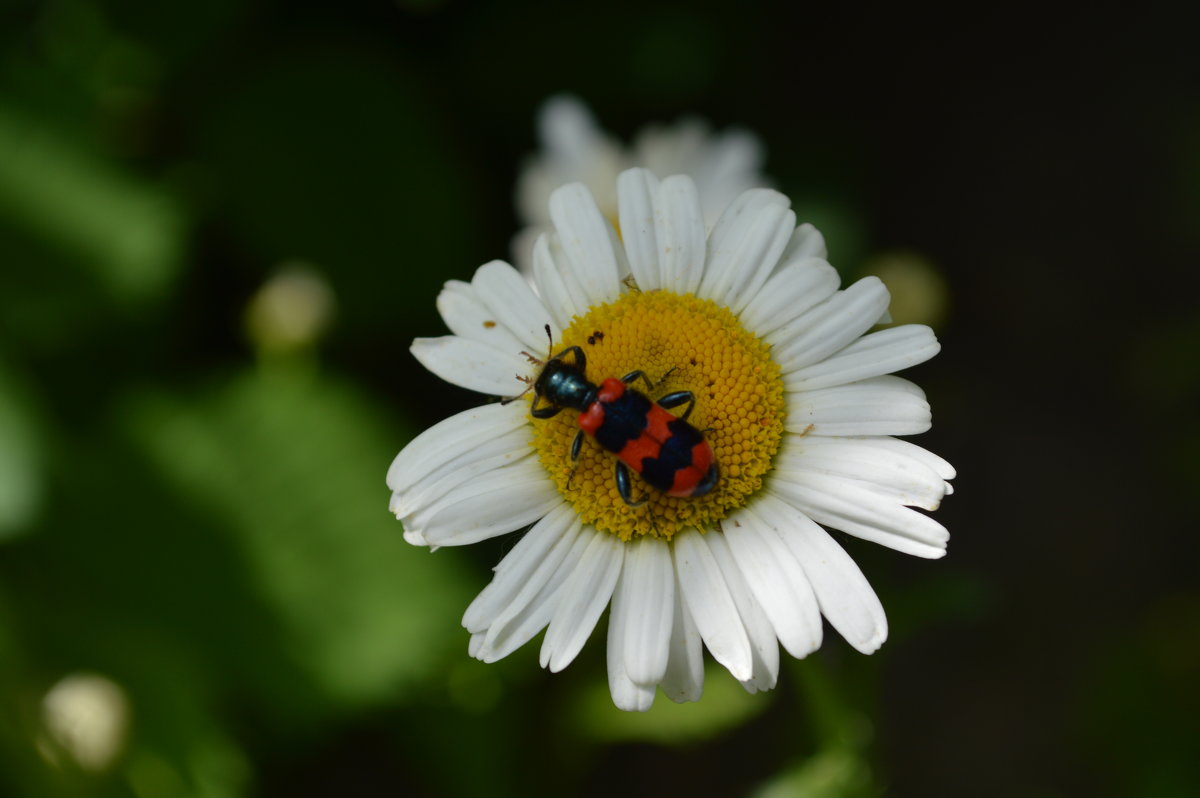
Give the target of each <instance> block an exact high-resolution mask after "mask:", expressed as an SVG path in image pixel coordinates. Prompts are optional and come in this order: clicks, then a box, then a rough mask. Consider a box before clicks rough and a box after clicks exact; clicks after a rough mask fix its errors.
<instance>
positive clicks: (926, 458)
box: [860, 438, 957, 479]
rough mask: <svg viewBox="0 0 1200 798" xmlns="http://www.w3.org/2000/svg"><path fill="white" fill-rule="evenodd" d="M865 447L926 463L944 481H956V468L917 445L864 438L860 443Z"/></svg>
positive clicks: (887, 439)
mask: <svg viewBox="0 0 1200 798" xmlns="http://www.w3.org/2000/svg"><path fill="white" fill-rule="evenodd" d="M860 442H861V443H862V444H863V445H866V446H874V447H877V448H880V449H887V450H888V451H892V452H896V453H897V454H902V455H905V456H907V457H911V458H913V459H914V460H919V461H920V462H922V463H924V464H925V466H926V467H927V468H930V469H932V470H933V471H934V473H936V474H937V475H938V476H939V477H941V478H942V479H954V477H956V476H957V474H956V473H955V471H954V466H952V465H950V464H949V463H947V462H946V461H945V460H943V459H942V458H940V457H938V456H937V455H936V454H934V453H933V452H931V451H929V450H927V449H922V448H921V447H920V446H917V445H916V444H915V443H909V442H908V441H900V440H896V439H895V438H863V439H861V441H860Z"/></svg>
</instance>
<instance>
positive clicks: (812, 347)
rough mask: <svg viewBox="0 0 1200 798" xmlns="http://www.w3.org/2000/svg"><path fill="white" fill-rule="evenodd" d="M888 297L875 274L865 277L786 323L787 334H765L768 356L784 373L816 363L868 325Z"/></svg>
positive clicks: (838, 348)
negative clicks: (769, 355)
mask: <svg viewBox="0 0 1200 798" xmlns="http://www.w3.org/2000/svg"><path fill="white" fill-rule="evenodd" d="M888 299H889V296H888V290H887V288H886V287H884V285H883V282H882V281H881V280H880V279H879V278H878V277H864V278H863V279H861V280H859V281H858V282H856V283H854V284H853V285H851V286H850V287H849V288H847V289H846V290H845V291H838V292H837V293H836V294H834V295H833V296H831V297H830V298H829V299H827V300H825V301H824V302H822V303H821V304H820V305H817V306H816V307H815V308H813V309H812V310H810V311H808V312H807V313H805V314H804V315H803V316H800V317H799V318H798V319H796V321H795V322H793V323H791V324H789V325H788V327H787V334H786V336H782V335H780V334H778V333H777V334H774V335H769V336H767V343H769V344H771V345H772V349H771V357H772V358H773V359H774V360H775V362H776V363H778V364H779V365H780V367H781V368H782V369H783V371H784V373H787V372H789V371H794V370H796V369H801V368H804V367H805V366H811V365H812V364H813V363H818V362H820V361H822V360H824V359H825V358H827V357H829V356H830V355H832V354H833V353H834V352H837V351H839V350H841V349H843V348H844V347H846V346H848V345H849V344H850V343H852V342H853V341H855V340H857V339H858V338H860V337H861V336H862V334H863V333H865V332H866V331H867V330H869V329H871V327H873V326H874V325H875V321H876V320H877V319H878V318H879V314H881V313H883V312H884V311H885V310H887V306H888Z"/></svg>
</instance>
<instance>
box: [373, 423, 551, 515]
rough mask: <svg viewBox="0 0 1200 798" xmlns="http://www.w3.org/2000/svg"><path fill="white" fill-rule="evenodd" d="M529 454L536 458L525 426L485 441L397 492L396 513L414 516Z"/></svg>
mask: <svg viewBox="0 0 1200 798" xmlns="http://www.w3.org/2000/svg"><path fill="white" fill-rule="evenodd" d="M481 455H486V456H483V457H481ZM527 458H528V459H531V460H532V459H535V457H534V452H533V450H532V449H530V448H529V434H528V433H527V432H526V431H524V430H516V431H514V432H511V433H509V434H508V435H506V436H504V437H501V438H494V439H492V440H489V441H486V442H484V443H481V444H479V449H478V451H477V452H472V453H470V454H468V455H464V456H463V457H461V458H459V460H458V461H455V462H454V463H451V464H449V465H448V466H447V467H446V468H445V469H442V470H440V471H439V472H438V473H437V474H436V475H434V476H431V477H430V478H428V479H423V480H421V481H419V482H417V483H416V484H415V485H413V486H412V487H411V488H408V489H407V490H405V491H403V492H402V493H400V494H397V495H398V499H397V500H396V501H394V502H393V508H392V513H393V514H394V515H395V516H396V517H397V518H407V517H410V516H413V515H415V514H416V513H418V512H420V511H421V509H422V508H424V507H429V506H431V505H433V504H435V503H437V502H438V501H441V500H443V499H444V498H445V497H447V496H448V495H449V494H451V493H454V494H456V495H457V492H458V491H460V490H461V489H462V488H463V487H464V486H466V485H467V484H468V483H471V482H475V481H477V480H479V479H481V478H482V477H483V476H484V475H485V474H488V473H491V472H493V471H497V470H499V469H503V468H508V467H510V466H513V465H516V464H518V463H521V461H523V460H525V459H527ZM451 498H452V499H453V498H454V497H451Z"/></svg>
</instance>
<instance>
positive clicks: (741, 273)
mask: <svg viewBox="0 0 1200 798" xmlns="http://www.w3.org/2000/svg"><path fill="white" fill-rule="evenodd" d="M795 227H796V214H794V213H792V211H791V210H790V209H789V208H788V201H787V198H786V197H784V196H783V195H782V194H780V193H779V192H778V191H772V190H771V189H766V188H756V189H751V190H750V191H747V192H745V193H744V194H742V196H740V197H738V198H737V199H736V200H734V202H733V204H732V205H730V206H729V208H728V209H727V210H726V211H725V213H724V214H722V215H721V220H720V221H719V222H717V225H716V227H714V228H713V231H712V236H711V237H710V238H709V247H708V249H709V251H708V265H707V267H706V268H705V270H704V281H703V282H702V283H701V284H700V289H699V291H698V292H697V293H698V294H699V296H701V297H704V298H706V299H711V300H713V301H714V302H717V303H720V304H724V305H725V306H727V307H730V308H732V309H733V310H734V312H737V311H740V310H741V309H742V308H743V307H744V306H745V305H746V304H747V303H748V302H749V300H750V299H752V298H753V297H754V296H755V295H756V294H757V293H758V290H759V288H761V287H762V285H763V283H765V282H766V281H767V278H768V277H769V276H770V275H771V272H772V271H773V270H774V269H775V265H776V264H777V263H779V257H780V255H782V254H783V250H784V247H785V246H787V242H788V239H789V238H790V237H791V234H792V231H793V230H794V229H795ZM741 297H744V298H745V299H744V301H739V298H741Z"/></svg>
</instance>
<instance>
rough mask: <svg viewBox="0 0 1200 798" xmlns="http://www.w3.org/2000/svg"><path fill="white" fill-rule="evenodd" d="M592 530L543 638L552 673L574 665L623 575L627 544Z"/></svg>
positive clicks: (541, 657) (544, 660)
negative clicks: (572, 663) (619, 578)
mask: <svg viewBox="0 0 1200 798" xmlns="http://www.w3.org/2000/svg"><path fill="white" fill-rule="evenodd" d="M590 531H591V534H592V539H591V541H590V542H589V543H588V547H587V549H585V550H584V552H583V557H581V558H580V560H579V564H578V565H576V566H575V570H574V571H572V572H571V575H570V576H569V577H568V578H567V581H566V583H565V584H564V586H563V591H564V592H563V596H562V600H561V601H560V602H559V605H558V609H556V610H555V612H554V617H553V618H551V619H550V628H549V629H547V630H546V637H545V639H543V640H542V650H541V653H540V655H539V661H540V662H541V665H542V667H543V668H545V667H549V668H550V671H551V672H552V673H558V672H559V671H561V670H562V669H563V668H565V667H567V666H568V665H570V664H571V661H572V660H574V659H575V657H576V655H578V654H579V652H580V650H581V649H582V648H583V644H584V643H586V642H587V639H588V637H589V636H591V634H592V629H594V628H595V627H596V622H597V621H599V620H600V615H601V614H602V613H603V612H604V608H605V607H607V606H608V602H609V599H611V598H612V594H613V589H614V588H615V587H616V585H617V578H618V577H619V576H620V575H621V563H622V559H623V557H624V554H625V544H624V543H622V542H621V539H620V538H618V537H617V536H616V535H612V534H609V533H608V532H598V531H595V530H590ZM587 534H588V531H585V532H584V535H585V536H586V535H587Z"/></svg>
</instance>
